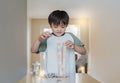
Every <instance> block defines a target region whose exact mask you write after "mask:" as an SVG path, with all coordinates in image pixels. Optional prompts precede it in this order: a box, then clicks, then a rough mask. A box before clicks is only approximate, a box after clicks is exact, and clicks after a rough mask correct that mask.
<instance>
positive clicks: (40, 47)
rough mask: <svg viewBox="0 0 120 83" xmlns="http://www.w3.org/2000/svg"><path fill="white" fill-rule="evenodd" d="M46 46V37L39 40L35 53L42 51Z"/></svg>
mask: <svg viewBox="0 0 120 83" xmlns="http://www.w3.org/2000/svg"><path fill="white" fill-rule="evenodd" d="M46 48H47V39H44V40H42V41H41V43H40V45H39V48H38V51H37V52H36V53H37V54H38V53H40V52H44V51H45V50H46Z"/></svg>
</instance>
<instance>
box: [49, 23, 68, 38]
mask: <svg viewBox="0 0 120 83" xmlns="http://www.w3.org/2000/svg"><path fill="white" fill-rule="evenodd" d="M66 28H67V26H66V25H64V24H63V23H60V24H59V25H55V24H53V23H52V25H51V29H52V31H53V33H54V34H55V35H56V36H61V35H62V34H63V33H64V32H65V30H66Z"/></svg>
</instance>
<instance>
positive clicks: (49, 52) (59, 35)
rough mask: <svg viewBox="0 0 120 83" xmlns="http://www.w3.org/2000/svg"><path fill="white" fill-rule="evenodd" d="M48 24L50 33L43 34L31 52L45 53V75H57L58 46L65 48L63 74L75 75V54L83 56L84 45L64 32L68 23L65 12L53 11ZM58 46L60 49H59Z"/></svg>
mask: <svg viewBox="0 0 120 83" xmlns="http://www.w3.org/2000/svg"><path fill="white" fill-rule="evenodd" d="M48 22H49V24H50V27H51V29H52V33H49V32H43V33H42V34H41V35H40V37H39V38H38V39H37V40H36V41H35V43H34V44H33V46H32V49H31V51H32V52H33V53H39V52H45V53H46V70H45V71H46V73H48V74H49V73H54V74H58V73H59V65H58V64H59V61H58V59H59V58H58V46H60V45H61V46H62V47H66V49H64V52H66V53H64V55H65V57H64V58H65V73H66V75H69V74H73V75H75V53H74V51H76V52H78V53H80V54H82V55H84V54H85V53H86V50H85V48H84V44H83V43H82V42H81V41H80V40H79V39H78V38H77V37H76V36H74V35H73V34H72V33H70V32H65V31H66V28H67V25H68V23H69V16H68V14H67V13H66V12H65V11H61V10H55V11H53V12H52V13H51V14H50V15H49V17H48ZM61 46H60V47H61Z"/></svg>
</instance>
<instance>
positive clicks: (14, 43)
mask: <svg viewBox="0 0 120 83" xmlns="http://www.w3.org/2000/svg"><path fill="white" fill-rule="evenodd" d="M26 27H27V1H26V0H0V83H17V81H18V80H20V79H21V78H22V77H23V76H24V75H25V74H26V70H27V58H26V56H27V53H26V47H27V46H26V45H27V44H26V42H27V40H26V39H27V34H26V32H27V28H26Z"/></svg>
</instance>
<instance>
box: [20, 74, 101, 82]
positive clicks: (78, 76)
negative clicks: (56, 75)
mask: <svg viewBox="0 0 120 83" xmlns="http://www.w3.org/2000/svg"><path fill="white" fill-rule="evenodd" d="M50 80H56V79H48V83H50ZM18 83H42V82H41V79H40V78H37V77H33V75H32V74H27V75H26V76H25V77H23V78H22V79H21V80H19V81H18ZM55 83H65V82H60V80H57V81H56V82H55ZM76 83H100V82H99V81H97V80H96V79H94V78H93V77H91V76H90V75H88V74H85V73H76Z"/></svg>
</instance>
